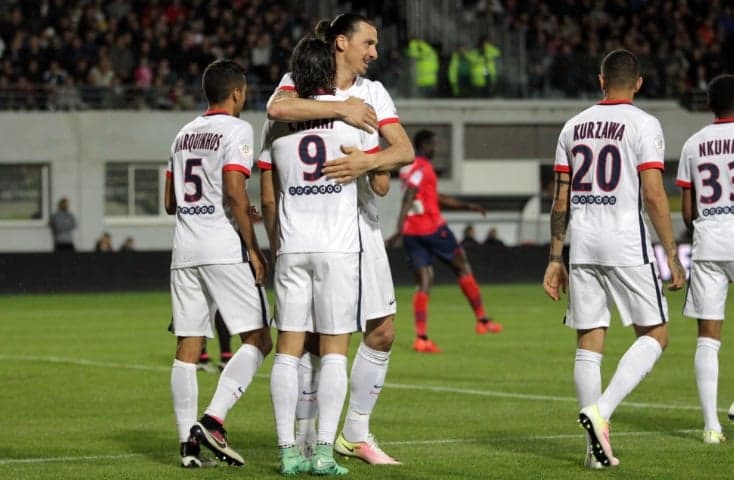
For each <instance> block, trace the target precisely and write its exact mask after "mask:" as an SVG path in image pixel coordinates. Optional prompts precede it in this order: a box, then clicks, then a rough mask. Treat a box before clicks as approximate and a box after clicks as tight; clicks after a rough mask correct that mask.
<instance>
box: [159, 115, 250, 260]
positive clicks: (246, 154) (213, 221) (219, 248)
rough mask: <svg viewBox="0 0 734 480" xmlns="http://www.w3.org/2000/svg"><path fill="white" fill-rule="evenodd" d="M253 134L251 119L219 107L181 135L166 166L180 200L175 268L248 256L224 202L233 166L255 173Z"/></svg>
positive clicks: (186, 127)
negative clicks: (226, 174)
mask: <svg viewBox="0 0 734 480" xmlns="http://www.w3.org/2000/svg"><path fill="white" fill-rule="evenodd" d="M253 136H254V134H253V130H252V126H251V125H250V124H249V123H247V122H245V121H244V120H240V119H239V118H235V117H233V116H231V115H228V114H226V113H224V112H218V111H209V112H207V113H205V114H204V115H202V116H200V117H197V118H196V119H194V120H193V121H191V122H189V123H188V124H187V125H185V126H184V127H183V128H182V129H181V130H180V131H179V133H178V134H177V135H176V138H175V139H174V141H173V144H172V145H171V156H170V160H169V163H168V169H167V170H166V175H168V176H170V175H173V186H174V190H175V193H176V205H177V207H176V229H175V233H174V237H173V259H172V263H171V268H181V267H191V266H197V265H212V264H228V263H240V262H243V261H246V260H247V250H246V248H245V246H244V244H243V242H242V240H241V237H240V234H239V230H238V228H237V225H236V224H235V222H234V220H233V218H232V216H231V214H230V211H229V207H228V206H226V205H225V203H224V185H223V176H224V172H225V171H229V170H234V171H238V172H242V174H244V175H245V176H246V177H249V176H250V171H251V170H252V163H253V158H254V144H253Z"/></svg>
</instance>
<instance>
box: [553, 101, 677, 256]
mask: <svg viewBox="0 0 734 480" xmlns="http://www.w3.org/2000/svg"><path fill="white" fill-rule="evenodd" d="M664 148H665V142H664V139H663V136H662V129H661V128H660V123H659V122H658V121H657V119H655V117H653V116H651V115H649V114H647V113H646V112H644V111H642V110H640V109H639V108H637V107H635V106H634V105H632V104H630V103H617V102H615V103H604V102H602V103H600V104H598V105H594V106H592V107H590V108H588V109H586V110H584V111H583V112H581V113H579V114H578V115H576V116H575V117H573V118H571V119H570V120H569V121H568V122H566V125H565V126H564V128H563V130H562V132H561V135H560V137H559V141H558V147H557V151H556V167H555V168H556V170H557V171H568V172H569V173H570V174H571V185H570V213H571V215H570V223H569V236H570V238H571V262H572V263H588V264H601V265H617V266H632V265H641V264H643V263H649V262H650V261H652V258H653V257H652V250H651V244H650V237H649V232H648V227H647V226H646V224H645V221H644V218H643V202H642V196H641V194H642V186H641V180H640V176H639V175H640V172H641V171H642V170H645V169H648V168H658V169H661V170H662V168H663V158H664Z"/></svg>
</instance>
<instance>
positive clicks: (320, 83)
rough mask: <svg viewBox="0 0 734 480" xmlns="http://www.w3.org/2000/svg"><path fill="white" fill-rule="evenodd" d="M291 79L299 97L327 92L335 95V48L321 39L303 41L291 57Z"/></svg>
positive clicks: (310, 38)
mask: <svg viewBox="0 0 734 480" xmlns="http://www.w3.org/2000/svg"><path fill="white" fill-rule="evenodd" d="M291 77H292V78H293V83H294V84H295V87H296V91H297V92H298V96H299V97H301V98H309V97H313V96H314V95H317V94H319V93H322V91H324V90H326V91H329V93H333V90H334V84H335V82H336V60H334V50H333V48H332V47H331V46H330V45H329V44H327V43H326V42H324V41H323V40H321V39H318V38H315V37H312V36H308V37H304V38H302V39H301V41H300V42H298V45H296V48H295V49H294V50H293V55H292V56H291Z"/></svg>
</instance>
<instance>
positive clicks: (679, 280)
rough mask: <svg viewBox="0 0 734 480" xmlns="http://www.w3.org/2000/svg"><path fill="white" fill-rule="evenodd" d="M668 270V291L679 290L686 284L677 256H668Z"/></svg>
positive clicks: (684, 271) (684, 272)
mask: <svg viewBox="0 0 734 480" xmlns="http://www.w3.org/2000/svg"><path fill="white" fill-rule="evenodd" d="M668 268H670V285H668V290H680V289H681V288H683V285H685V283H686V270H685V269H684V268H683V265H681V263H680V259H679V258H678V255H677V254H676V255H669V256H668Z"/></svg>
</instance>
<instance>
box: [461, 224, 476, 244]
mask: <svg viewBox="0 0 734 480" xmlns="http://www.w3.org/2000/svg"><path fill="white" fill-rule="evenodd" d="M474 235H475V234H474V225H472V224H471V223H470V224H468V225H467V226H466V227H464V237H463V238H462V239H461V246H462V247H463V248H467V247H476V246H478V245H479V242H478V241H477V239H476V237H475V236H474Z"/></svg>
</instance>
